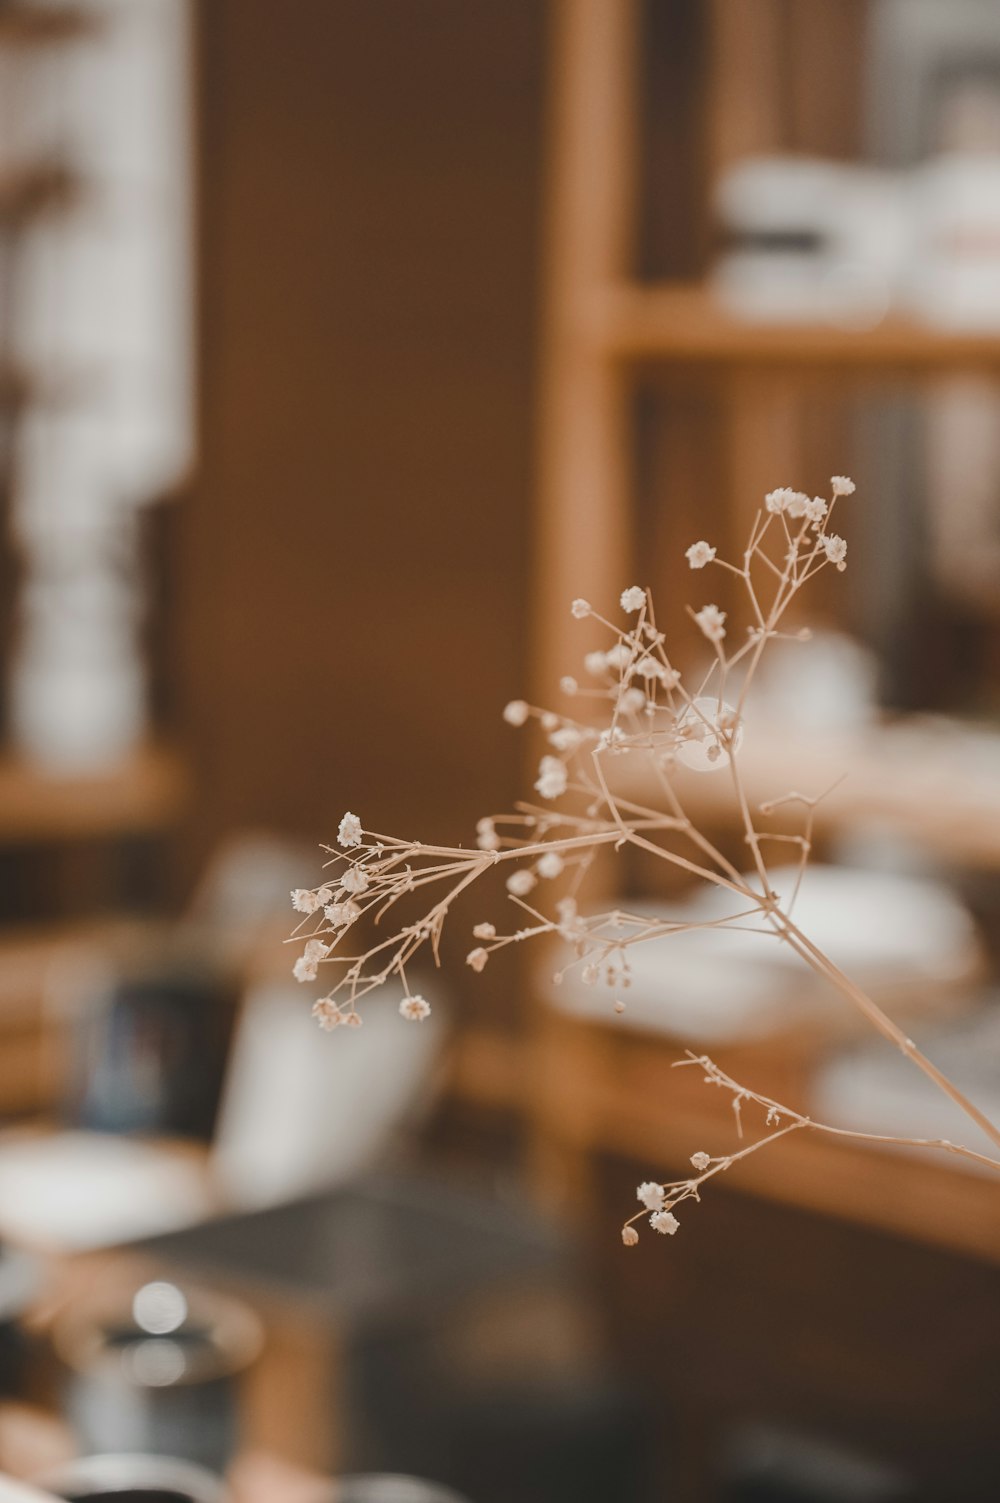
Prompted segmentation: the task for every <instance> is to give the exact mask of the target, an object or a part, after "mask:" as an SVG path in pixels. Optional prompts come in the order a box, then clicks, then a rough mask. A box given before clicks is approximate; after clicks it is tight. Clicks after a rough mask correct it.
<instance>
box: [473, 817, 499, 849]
mask: <svg viewBox="0 0 1000 1503" xmlns="http://www.w3.org/2000/svg"><path fill="white" fill-rule="evenodd" d="M476 845H477V846H478V847H479V849H480V850H481V851H498V850H499V849H500V836H499V835H498V834H497V827H496V825H495V824H494V823H493V821H492V819H481V820H480V821H479V823H478V824H477V825H476Z"/></svg>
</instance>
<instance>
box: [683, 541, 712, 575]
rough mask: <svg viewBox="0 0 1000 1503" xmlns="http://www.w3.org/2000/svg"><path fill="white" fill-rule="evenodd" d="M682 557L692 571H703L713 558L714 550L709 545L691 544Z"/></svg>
mask: <svg viewBox="0 0 1000 1503" xmlns="http://www.w3.org/2000/svg"><path fill="white" fill-rule="evenodd" d="M684 557H685V558H686V559H687V561H688V563H689V564H690V565H691V567H692V569H704V567H705V565H706V564H710V563H711V562H712V560H713V558H714V557H715V549H714V548H713V547H712V546H711V545H710V544H709V543H704V542H703V543H692V544H691V546H690V548H689V549H688V550H687V552H686V553H685V555H684Z"/></svg>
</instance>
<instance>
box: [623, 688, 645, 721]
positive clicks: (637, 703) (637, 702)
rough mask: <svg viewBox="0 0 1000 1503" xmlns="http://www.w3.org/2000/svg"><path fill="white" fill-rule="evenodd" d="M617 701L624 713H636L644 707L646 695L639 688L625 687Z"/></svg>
mask: <svg viewBox="0 0 1000 1503" xmlns="http://www.w3.org/2000/svg"><path fill="white" fill-rule="evenodd" d="M618 703H619V704H620V705H621V708H622V709H623V710H624V711H625V713H626V715H637V714H638V713H639V711H640V710H644V709H645V708H646V696H645V694H643V692H642V690H641V689H626V690H625V692H624V693H623V694H622V697H621V699H620V700H619V701H618Z"/></svg>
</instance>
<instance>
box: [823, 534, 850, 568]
mask: <svg viewBox="0 0 1000 1503" xmlns="http://www.w3.org/2000/svg"><path fill="white" fill-rule="evenodd" d="M820 544H821V546H822V549H823V552H824V553H825V554H826V556H827V558H828V559H829V561H830V563H831V564H836V565H837V568H838V569H841V570H843V569H846V567H847V563H846V559H847V544H846V543H845V541H844V539H843V538H839V537H838V536H837V534H836V533H835V532H831V533H830V534H829V536H828V537H824V538H820Z"/></svg>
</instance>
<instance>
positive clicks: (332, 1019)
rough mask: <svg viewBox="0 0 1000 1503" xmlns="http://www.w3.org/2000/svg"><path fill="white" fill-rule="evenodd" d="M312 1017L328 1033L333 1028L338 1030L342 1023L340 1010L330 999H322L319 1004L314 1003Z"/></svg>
mask: <svg viewBox="0 0 1000 1503" xmlns="http://www.w3.org/2000/svg"><path fill="white" fill-rule="evenodd" d="M312 1015H313V1017H314V1018H315V1019H316V1021H317V1023H318V1024H319V1026H320V1027H321V1028H323V1029H325V1030H326V1031H327V1032H329V1031H330V1029H331V1028H336V1027H337V1024H338V1023H340V1022H341V1021H342V1019H341V1016H340V1008H339V1007H338V1006H337V1004H336V1003H335V1002H333V1001H331V1000H330V998H329V997H321V998H320V1000H319V1001H318V1002H314V1003H313V1010H312Z"/></svg>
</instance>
